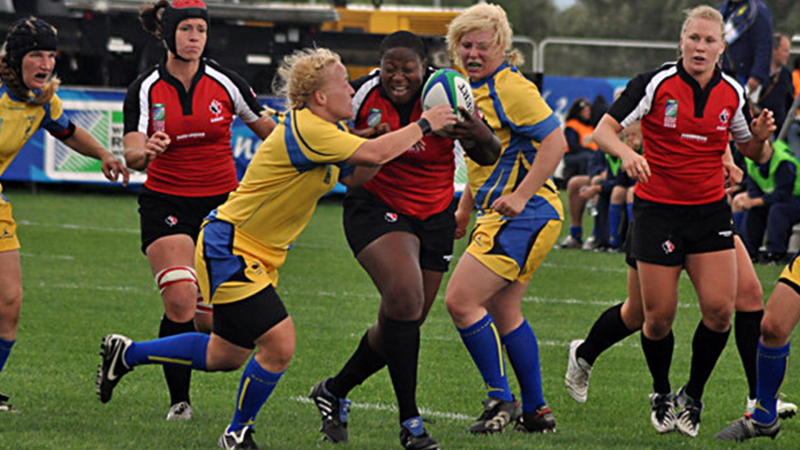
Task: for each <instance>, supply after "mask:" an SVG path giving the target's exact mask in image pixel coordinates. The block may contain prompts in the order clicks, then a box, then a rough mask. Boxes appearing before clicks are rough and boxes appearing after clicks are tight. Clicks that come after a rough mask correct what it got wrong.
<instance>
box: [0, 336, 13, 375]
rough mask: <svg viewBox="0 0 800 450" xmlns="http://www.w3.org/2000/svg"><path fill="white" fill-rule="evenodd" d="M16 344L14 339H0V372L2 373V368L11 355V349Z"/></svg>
mask: <svg viewBox="0 0 800 450" xmlns="http://www.w3.org/2000/svg"><path fill="white" fill-rule="evenodd" d="M16 342H17V341H16V339H15V340H13V341H6V340H4V339H0V372H2V371H3V366H5V365H6V361H7V360H8V355H9V354H11V347H13V346H14V344H15V343H16Z"/></svg>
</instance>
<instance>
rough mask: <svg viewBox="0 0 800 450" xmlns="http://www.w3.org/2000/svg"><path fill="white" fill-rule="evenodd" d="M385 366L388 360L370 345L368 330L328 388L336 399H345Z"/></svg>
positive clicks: (329, 381)
mask: <svg viewBox="0 0 800 450" xmlns="http://www.w3.org/2000/svg"><path fill="white" fill-rule="evenodd" d="M384 366H386V360H385V359H383V357H382V356H381V355H379V354H378V353H377V352H376V351H375V350H373V349H372V347H371V346H370V345H369V330H367V332H366V333H364V337H362V338H361V342H360V343H359V344H358V348H356V351H355V353H353V355H352V356H350V359H349V360H348V361H347V363H345V365H344V367H342V370H341V371H340V372H339V373H338V374H337V375H336V376H335V377H333V378H331V379H330V380H328V384H327V386H326V387H327V389H328V391H330V393H331V394H333V395H335V396H336V397H338V398H345V397H347V394H349V393H350V391H352V390H353V388H355V387H356V386H358V385H360V384H361V383H363V382H364V381H365V380H366V379H367V378H369V377H371V376H372V374H374V373H375V372H377V371H379V370H381V369H383V367H384Z"/></svg>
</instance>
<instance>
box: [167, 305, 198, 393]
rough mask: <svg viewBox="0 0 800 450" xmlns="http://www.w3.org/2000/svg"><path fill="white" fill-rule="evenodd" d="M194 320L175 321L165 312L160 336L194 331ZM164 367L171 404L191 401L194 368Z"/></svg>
mask: <svg viewBox="0 0 800 450" xmlns="http://www.w3.org/2000/svg"><path fill="white" fill-rule="evenodd" d="M194 331H195V328H194V321H193V320H190V321H188V322H183V323H179V322H173V321H172V320H170V319H169V317H167V315H166V314H164V317H162V318H161V326H160V327H159V329H158V337H160V338H163V337H168V336H175V335H176V334H183V333H191V332H194ZM162 367H163V368H164V378H166V379H167V387H168V388H169V397H170V405H174V404H176V403H180V402H187V403H191V402H190V401H189V385H190V383H191V381H192V369H191V368H190V367H177V366H168V365H165V366H162Z"/></svg>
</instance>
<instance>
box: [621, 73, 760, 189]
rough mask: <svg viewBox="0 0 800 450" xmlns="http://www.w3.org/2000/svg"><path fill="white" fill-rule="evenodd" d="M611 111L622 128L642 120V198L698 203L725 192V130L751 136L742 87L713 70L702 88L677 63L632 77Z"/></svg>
mask: <svg viewBox="0 0 800 450" xmlns="http://www.w3.org/2000/svg"><path fill="white" fill-rule="evenodd" d="M609 114H610V115H611V116H612V117H614V119H616V120H617V121H618V122H619V123H620V124H621V125H622V126H623V127H627V126H628V125H630V124H632V123H633V122H635V121H636V120H641V124H642V138H643V142H644V145H643V148H645V149H646V150H645V152H644V157H645V158H646V159H647V163H648V164H649V166H650V170H651V172H652V176H651V177H650V179H649V180H648V181H647V182H646V183H636V188H635V192H636V195H637V196H638V197H640V198H642V199H645V200H649V201H653V202H659V203H669V204H679V205H700V204H705V203H711V202H715V201H719V200H720V199H722V198H723V197H724V196H725V188H724V185H725V175H724V172H723V170H722V154H723V153H724V152H725V148H726V146H727V144H728V132H730V133H731V134H732V135H733V138H734V140H735V141H736V142H747V141H749V140H750V139H751V137H752V135H751V133H750V125H749V124H750V121H751V117H750V110H749V107H748V106H747V102H746V101H745V97H744V89H743V88H742V87H741V86H740V85H739V84H738V83H737V82H736V81H735V80H734V79H733V78H731V77H729V76H727V75H725V74H722V73H721V72H719V70H717V71H716V72H715V73H714V76H713V78H712V79H711V82H710V83H709V84H708V86H706V88H705V90H704V89H701V88H700V85H699V84H698V83H697V81H695V80H694V78H692V77H691V75H689V74H688V73H687V72H686V70H685V69H684V68H683V65H682V64H681V62H680V61H678V62H677V63H668V64H665V65H663V66H661V67H660V68H659V69H657V70H655V71H653V72H649V73H644V74H641V75H638V76H637V77H635V78H634V79H632V80H631V81H630V82H629V83H628V86H627V87H626V88H625V91H624V92H623V93H622V95H621V96H620V98H619V99H617V101H615V102H614V104H613V105H612V106H611V108H610V109H609Z"/></svg>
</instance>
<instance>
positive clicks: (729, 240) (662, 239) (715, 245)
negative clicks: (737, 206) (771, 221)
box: [631, 197, 734, 266]
mask: <svg viewBox="0 0 800 450" xmlns="http://www.w3.org/2000/svg"><path fill="white" fill-rule="evenodd" d="M633 221H634V226H633V232H632V234H631V241H632V242H631V256H632V257H633V258H634V259H635V260H637V261H642V262H646V263H650V264H658V265H660V266H682V265H683V264H684V262H685V260H686V255H691V254H696V253H709V252H715V251H719V250H728V249H732V248H733V247H734V245H733V230H732V229H731V209H730V207H729V206H728V202H727V201H725V199H722V200H720V201H718V202H713V203H707V204H704V205H667V204H664V203H656V202H650V201H647V200H642V199H640V198H639V197H634V200H633Z"/></svg>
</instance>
